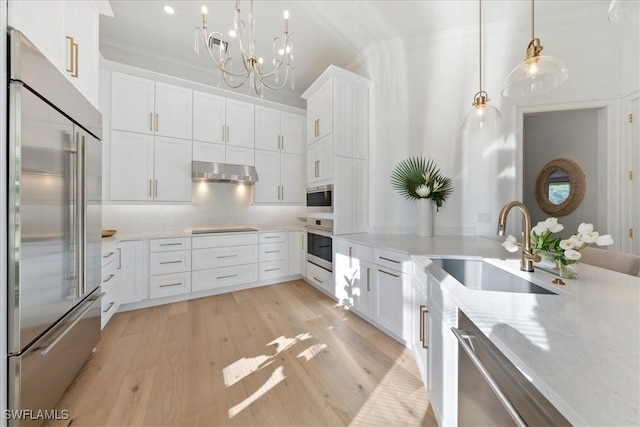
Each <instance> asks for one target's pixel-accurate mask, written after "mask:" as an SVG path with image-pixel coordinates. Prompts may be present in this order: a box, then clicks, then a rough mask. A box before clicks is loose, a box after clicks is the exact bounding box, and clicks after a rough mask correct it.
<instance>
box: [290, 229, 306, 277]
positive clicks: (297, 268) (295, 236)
mask: <svg viewBox="0 0 640 427" xmlns="http://www.w3.org/2000/svg"><path fill="white" fill-rule="evenodd" d="M306 237H307V233H305V232H303V231H290V232H289V276H296V275H298V274H301V275H303V276H304V275H305V274H304V272H305V269H306V268H305V267H306V257H305V254H306V253H307V245H306Z"/></svg>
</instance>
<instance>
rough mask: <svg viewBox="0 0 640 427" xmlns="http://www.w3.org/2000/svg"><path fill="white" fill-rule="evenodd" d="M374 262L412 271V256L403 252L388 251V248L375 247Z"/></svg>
mask: <svg viewBox="0 0 640 427" xmlns="http://www.w3.org/2000/svg"><path fill="white" fill-rule="evenodd" d="M373 263H374V264H377V265H381V266H383V267H387V268H390V269H392V270H396V271H401V272H404V273H408V274H410V273H411V258H410V257H409V255H408V254H404V253H402V252H394V251H388V250H386V249H378V248H374V249H373Z"/></svg>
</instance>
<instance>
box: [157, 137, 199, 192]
mask: <svg viewBox="0 0 640 427" xmlns="http://www.w3.org/2000/svg"><path fill="white" fill-rule="evenodd" d="M154 176H155V182H154V185H155V188H154V199H155V200H161V201H171V202H190V201H191V186H192V181H191V141H186V140H184V139H177V138H166V137H156V139H155V152H154Z"/></svg>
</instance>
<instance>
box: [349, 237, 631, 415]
mask: <svg viewBox="0 0 640 427" xmlns="http://www.w3.org/2000/svg"><path fill="white" fill-rule="evenodd" d="M339 238H340V239H344V240H348V241H351V242H354V243H357V244H363V245H369V246H372V247H380V248H385V249H388V250H395V251H400V252H405V253H407V254H409V255H411V261H412V263H413V281H414V282H422V283H425V284H426V283H428V284H429V286H437V287H438V292H439V293H438V295H441V296H442V299H443V300H444V302H442V301H439V302H438V304H440V305H441V306H442V307H443V308H442V309H443V313H444V316H443V317H445V318H447V317H449V318H451V319H454V320H455V316H456V315H457V310H458V309H459V310H461V311H462V312H464V313H465V314H466V315H467V316H468V317H469V318H470V319H471V320H472V321H473V323H474V324H475V325H476V326H477V327H478V328H479V329H480V330H481V331H482V332H483V333H484V334H485V335H486V336H487V337H488V338H489V339H490V341H491V342H492V343H493V344H495V346H496V347H497V348H498V349H499V350H500V351H501V352H502V353H503V354H504V355H505V356H506V357H507V358H508V359H509V360H510V361H511V362H512V363H513V364H514V365H515V366H516V367H517V368H518V369H519V370H520V371H521V372H522V373H523V374H524V375H525V376H526V377H527V378H529V380H530V381H531V382H532V383H533V385H534V386H535V387H536V388H537V389H538V390H539V391H540V392H541V393H542V394H543V395H544V396H545V397H546V398H547V399H548V400H549V401H550V402H551V403H552V404H553V405H554V406H555V407H556V408H557V409H558V410H559V411H560V412H561V413H562V414H563V415H564V417H566V418H567V420H568V421H569V422H571V423H572V424H574V425H616V426H619V425H638V424H640V278H639V277H635V276H628V275H624V274H621V273H617V272H614V271H610V270H605V269H601V268H598V267H593V266H590V265H586V264H579V265H578V268H579V274H580V277H579V279H578V280H568V279H565V283H566V285H564V286H559V285H555V284H552V283H551V281H552V280H553V279H554V278H555V276H553V275H552V274H550V273H547V272H545V271H543V270H541V269H537V270H536V271H535V272H533V273H527V272H522V271H520V270H519V259H507V258H512V257H513V254H510V253H508V252H506V251H504V249H503V248H502V247H501V245H500V241H496V240H491V239H488V238H482V237H460V236H434V237H417V236H410V235H392V234H354V235H346V236H339ZM515 255H516V256H519V255H518V254H515ZM430 256H431V257H435V256H438V257H441V256H456V257H481V258H486V259H488V261H489V262H490V263H492V264H494V265H496V266H498V267H500V268H503V269H505V270H507V271H509V272H511V273H513V274H514V275H516V276H519V277H521V278H523V279H526V280H529V281H532V282H534V283H536V284H540V285H541V286H543V287H545V288H547V289H551V290H553V291H554V292H555V293H556V294H557V295H552V294H546V295H544V294H525V293H513V292H493V291H484V290H473V289H468V288H465V287H464V286H462V285H461V284H460V283H459V282H457V281H456V280H455V279H454V278H453V277H451V276H450V275H449V274H448V273H446V272H445V271H444V270H442V268H441V267H440V266H439V265H436V264H435V263H433V262H431V260H430V258H429V257H430ZM500 258H502V259H500ZM429 295H430V296H432V295H433V294H432V293H431V292H430V293H429ZM453 326H456V325H453ZM449 329H450V328H448V327H445V328H443V331H444V332H443V333H447V332H450V331H449ZM445 338H446V337H445ZM449 338H451V339H452V340H454V341H455V339H454V338H453V337H449ZM429 351H430V352H434V351H437V349H434V348H430V349H429ZM430 357H431V356H430ZM445 381H447V379H446V378H445ZM448 381H454V382H455V381H456V380H455V378H449V379H448ZM451 389H452V390H457V388H456V386H455V385H452V388H451ZM450 398H451V396H450ZM453 398H455V396H453ZM445 406H446V405H445ZM436 414H437V415H439V417H438V418H440V422H441V424H442V423H443V421H442V416H443V414H438V413H437V411H436ZM452 416H453V418H450V417H446V416H445V424H446V420H451V419H455V414H454V415H452Z"/></svg>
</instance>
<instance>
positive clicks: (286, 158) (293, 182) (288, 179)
mask: <svg viewBox="0 0 640 427" xmlns="http://www.w3.org/2000/svg"><path fill="white" fill-rule="evenodd" d="M303 169H304V161H303V159H302V156H300V155H297V154H288V153H284V152H283V153H282V154H280V185H281V187H282V189H281V194H280V200H281V201H282V202H284V203H304V202H305V192H306V185H305V181H304V170H303Z"/></svg>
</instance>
